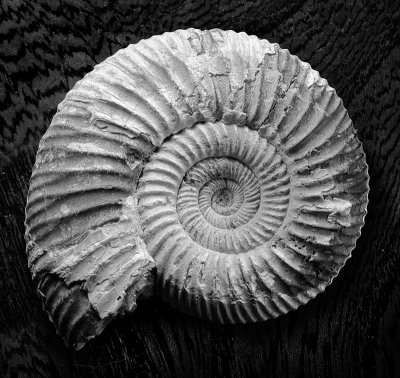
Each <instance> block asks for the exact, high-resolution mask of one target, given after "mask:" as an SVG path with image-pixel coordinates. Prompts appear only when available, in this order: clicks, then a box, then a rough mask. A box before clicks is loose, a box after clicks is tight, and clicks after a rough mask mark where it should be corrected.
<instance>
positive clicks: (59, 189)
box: [26, 29, 368, 348]
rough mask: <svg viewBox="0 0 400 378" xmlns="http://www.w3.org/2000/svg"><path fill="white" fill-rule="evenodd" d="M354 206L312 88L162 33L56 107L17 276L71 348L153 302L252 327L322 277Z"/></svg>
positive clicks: (316, 80) (298, 74)
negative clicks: (29, 280)
mask: <svg viewBox="0 0 400 378" xmlns="http://www.w3.org/2000/svg"><path fill="white" fill-rule="evenodd" d="M367 195H368V173H367V165H366V162H365V155H364V152H363V150H362V146H361V143H360V141H359V140H358V139H357V137H356V133H355V130H354V128H353V126H352V122H351V120H350V118H349V116H348V113H347V111H346V109H345V108H344V106H343V103H342V101H341V99H340V98H339V97H338V96H337V95H336V92H335V91H334V89H332V88H331V87H330V86H329V85H328V83H327V82H326V80H324V79H322V78H320V76H319V74H318V72H316V71H315V70H313V69H312V68H311V67H310V66H309V65H308V64H307V63H304V62H302V61H300V60H299V59H298V58H297V57H296V56H293V55H291V54H290V53H289V52H288V51H287V50H284V49H281V48H280V47H279V46H278V45H276V44H271V43H269V42H268V41H266V40H260V39H258V38H257V37H255V36H248V35H247V34H245V33H235V32H233V31H221V30H210V31H200V30H195V29H189V30H178V31H176V32H173V33H165V34H163V35H161V36H155V37H152V38H150V39H147V40H143V41H141V42H139V43H137V44H136V45H131V46H129V47H127V48H126V49H123V50H120V51H119V52H117V53H116V54H115V55H113V56H112V57H110V58H108V59H106V60H105V61H104V62H103V63H101V64H99V65H97V66H96V67H95V69H94V70H93V71H92V72H90V73H89V74H88V75H86V76H85V77H84V78H83V79H82V80H81V81H79V82H78V83H77V84H76V85H75V87H74V88H73V89H72V90H71V91H70V92H69V93H68V94H67V96H66V98H65V100H64V101H63V102H62V103H61V104H60V105H59V107H58V112H57V114H56V115H55V116H54V119H53V121H52V124H51V126H50V128H49V129H48V131H47V133H46V134H45V136H44V137H43V139H42V141H41V143H40V147H39V151H38V154H37V160H36V164H35V166H34V170H33V174H32V178H31V183H30V189H29V195H28V202H27V207H26V239H27V245H28V247H27V248H28V253H29V264H30V268H31V270H32V273H33V277H34V279H35V281H36V283H37V285H38V290H39V292H40V293H41V294H42V295H43V297H44V302H45V306H46V308H47V310H48V312H49V315H50V317H51V319H52V320H53V321H54V323H55V324H56V326H57V329H58V330H59V332H60V333H61V334H62V335H63V337H64V338H65V340H66V341H67V342H69V343H72V344H74V345H75V347H77V348H79V347H81V346H82V345H83V344H84V343H85V342H86V341H87V340H88V339H89V338H91V337H93V336H94V335H96V334H98V333H99V332H101V330H102V329H103V328H104V327H105V326H106V324H107V323H108V322H109V321H110V320H111V319H113V318H114V317H115V316H117V315H120V314H123V313H124V312H129V311H133V310H134V309H135V308H136V299H137V297H138V296H140V295H148V294H150V293H152V292H153V289H154V290H155V292H156V293H159V294H160V295H161V296H162V297H163V298H164V299H165V300H166V301H168V302H170V303H171V304H172V305H174V306H176V307H178V308H180V309H181V310H183V311H186V312H189V313H191V314H194V315H197V316H200V317H204V318H207V319H210V320H216V321H219V322H232V323H234V322H241V323H243V322H251V321H260V320H265V319H269V318H274V317H276V316H279V315H281V314H284V313H286V312H288V311H290V310H293V309H295V308H297V307H298V306H299V305H301V304H304V303H306V302H308V301H309V300H310V299H311V298H313V297H315V296H316V295H317V294H318V293H320V292H321V291H323V290H324V289H325V287H326V286H327V285H328V284H329V283H330V282H331V281H332V279H333V278H334V277H335V276H336V275H337V274H338V272H339V269H340V268H341V267H342V266H343V265H344V263H345V261H346V260H347V259H348V258H349V256H350V253H351V251H352V250H353V248H354V247H355V244H356V240H357V238H358V236H359V235H360V230H361V227H362V225H363V222H364V217H365V214H366V206H367V201H368V199H367ZM154 267H156V270H157V279H156V283H155V285H154V288H153V274H152V273H153V271H154Z"/></svg>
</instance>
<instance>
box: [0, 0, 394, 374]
mask: <svg viewBox="0 0 400 378" xmlns="http://www.w3.org/2000/svg"><path fill="white" fill-rule="evenodd" d="M188 27H196V28H201V29H208V28H215V27H219V28H221V29H233V30H235V31H246V32H247V33H249V34H255V35H257V36H258V37H260V38H266V39H268V40H269V41H270V42H278V43H279V44H280V45H281V46H282V47H284V48H288V49H289V50H290V51H291V53H293V54H296V55H298V56H299V57H300V58H301V59H302V60H304V61H306V62H309V63H310V64H311V65H312V67H313V68H315V69H316V70H318V71H320V73H321V76H322V77H324V78H326V79H327V80H328V82H329V84H330V85H331V86H333V87H334V88H335V89H336V90H337V92H338V94H339V96H341V97H342V98H343V100H344V103H345V106H346V107H347V109H348V111H349V114H350V117H351V118H352V120H353V122H354V125H355V128H356V129H357V131H358V135H359V138H360V139H361V141H362V142H363V145H364V149H365V152H366V154H367V161H368V164H369V167H370V170H369V173H370V176H371V181H370V186H371V191H370V196H369V200H370V203H369V206H368V215H367V218H366V225H365V226H364V228H363V230H362V236H361V237H360V239H359V240H358V242H357V248H356V249H355V250H354V252H353V257H352V258H351V259H350V260H349V261H348V262H347V264H346V266H345V267H344V268H343V269H342V271H341V273H340V274H339V276H338V277H337V278H336V279H335V280H334V282H333V284H332V285H331V286H330V287H329V288H328V289H327V290H326V291H325V292H324V293H323V294H321V295H319V296H318V297H317V298H316V299H315V300H313V301H311V302H310V303H309V304H307V305H306V306H304V307H302V308H300V309H299V310H297V311H295V312H293V313H290V314H288V315H285V316H283V317H280V318H278V319H275V320H272V321H267V322H264V323H259V324H249V325H241V326H221V325H217V324H211V323H208V322H206V321H201V320H198V319H194V318H191V317H189V316H187V315H183V314H181V313H179V312H178V311H176V310H173V309H172V308H170V307H169V306H168V305H167V304H163V303H161V301H160V300H158V299H152V300H149V301H147V302H144V303H142V305H141V306H140V307H139V309H138V310H137V311H136V312H135V313H134V314H132V315H130V316H127V317H125V318H123V319H121V320H118V321H114V322H113V323H112V324H111V325H110V326H109V327H108V328H107V329H106V331H105V332H104V334H102V335H101V336H99V337H97V338H96V339H95V340H93V341H92V342H90V343H89V344H88V345H87V347H86V348H84V349H83V350H81V351H80V352H75V351H73V350H72V349H70V348H66V347H65V346H64V344H63V343H62V341H61V339H60V338H59V337H58V336H57V335H56V333H55V330H54V328H53V325H52V324H51V323H50V321H49V320H48V318H47V315H46V314H45V313H44V311H42V309H41V303H40V301H39V298H38V297H37V296H36V294H35V291H34V288H33V285H32V283H31V278H30V274H29V271H28V268H27V258H26V254H25V243H24V239H23V234H24V206H25V197H26V194H27V188H28V181H29V177H30V174H31V169H32V165H33V163H34V157H35V152H36V149H37V146H38V143H39V140H40V138H41V136H42V135H43V133H44V132H45V130H46V128H47V127H48V125H49V124H50V122H51V119H52V116H53V115H54V113H55V111H56V107H57V104H58V103H59V102H60V101H61V100H62V99H63V98H64V96H65V94H66V93H67V92H68V91H69V90H70V89H71V88H72V87H73V85H74V83H75V82H76V81H77V80H79V79H80V78H81V77H82V76H83V75H84V74H86V73H87V72H88V71H90V70H91V69H92V68H93V66H94V65H95V64H97V63H99V62H101V61H102V60H104V59H105V58H106V57H108V56H109V55H111V54H113V53H115V52H116V51H117V50H118V49H120V48H123V47H126V46H127V45H128V44H130V43H135V42H137V41H138V40H139V39H142V38H147V37H150V36H151V35H154V34H160V33H162V32H164V31H171V30H176V29H178V28H188ZM399 121H400V4H399V2H398V1H391V0H388V1H380V0H358V1H344V0H325V1H321V0H319V1H311V0H310V1H303V0H271V1H235V0H223V1H222V0H220V1H207V0H204V1H200V0H187V1H174V0H164V1H146V0H136V1H129V2H128V1H111V0H109V1H108V0H102V1H98V0H92V1H90V2H89V1H78V0H75V1H74V0H68V1H57V0H55V1H22V0H5V1H3V2H2V3H1V7H0V158H1V163H0V227H1V231H0V376H2V375H4V376H11V377H17V376H33V377H36V376H40V377H58V376H61V377H70V376H77V377H117V376H126V375H129V376H143V377H147V376H149V377H153V376H154V377H157V376H160V377H191V376H199V377H214V376H232V377H242V376H243V377H246V376H248V377H254V376H263V377H267V376H272V377H363V376H371V377H375V376H383V377H399V376H400V316H399V315H400V251H399V245H400V228H399V220H400V190H399V189H400V175H399V173H400V143H399V142H400V125H399Z"/></svg>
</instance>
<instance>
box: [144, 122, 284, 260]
mask: <svg viewBox="0 0 400 378" xmlns="http://www.w3.org/2000/svg"><path fill="white" fill-rule="evenodd" d="M289 192H290V180H289V175H288V172H287V167H286V164H285V162H284V161H283V160H282V157H281V156H280V154H279V153H278V151H277V150H276V148H275V147H274V146H273V145H271V144H270V143H269V142H268V141H267V140H266V139H265V138H262V137H260V135H259V134H258V133H257V131H255V130H251V129H250V128H248V127H247V126H236V125H225V124H223V123H218V124H212V123H205V124H197V125H195V126H194V127H193V128H191V129H186V130H183V131H181V132H179V133H177V134H176V135H173V136H172V137H171V138H169V139H168V140H166V141H165V142H164V143H163V144H162V145H161V146H160V149H159V151H158V152H157V153H155V154H153V155H152V157H151V159H150V161H149V163H148V164H146V166H145V168H144V171H143V174H142V177H141V179H140V183H139V189H138V194H139V207H140V209H141V210H140V212H141V219H142V221H143V226H144V227H143V229H144V234H145V240H146V244H147V247H148V249H149V252H150V253H151V254H152V255H153V256H155V257H156V256H157V254H158V253H159V252H160V251H163V250H169V251H172V252H171V253H173V251H174V250H175V248H178V247H179V248H182V246H183V245H185V243H187V245H188V246H191V247H190V248H191V249H192V250H193V249H194V250H200V251H203V253H209V252H219V253H224V254H240V253H247V252H251V251H252V250H254V249H255V248H257V247H259V246H261V245H263V244H265V243H267V242H268V241H269V240H270V239H271V238H272V237H273V236H274V234H275V233H276V231H277V230H278V229H279V227H280V226H281V225H282V223H283V220H284V218H285V216H286V213H287V209H288V204H289Z"/></svg>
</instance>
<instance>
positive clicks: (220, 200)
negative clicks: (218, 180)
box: [211, 187, 234, 213]
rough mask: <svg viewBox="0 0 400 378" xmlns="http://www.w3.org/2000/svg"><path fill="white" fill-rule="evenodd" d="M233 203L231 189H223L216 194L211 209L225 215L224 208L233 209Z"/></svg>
mask: <svg viewBox="0 0 400 378" xmlns="http://www.w3.org/2000/svg"><path fill="white" fill-rule="evenodd" d="M233 201H234V198H233V193H232V192H231V191H230V190H229V188H227V187H226V188H221V189H218V190H217V191H216V192H215V193H214V195H213V197H212V200H211V207H212V208H213V209H214V210H215V211H217V212H221V213H224V208H227V207H231V206H232V204H233Z"/></svg>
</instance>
